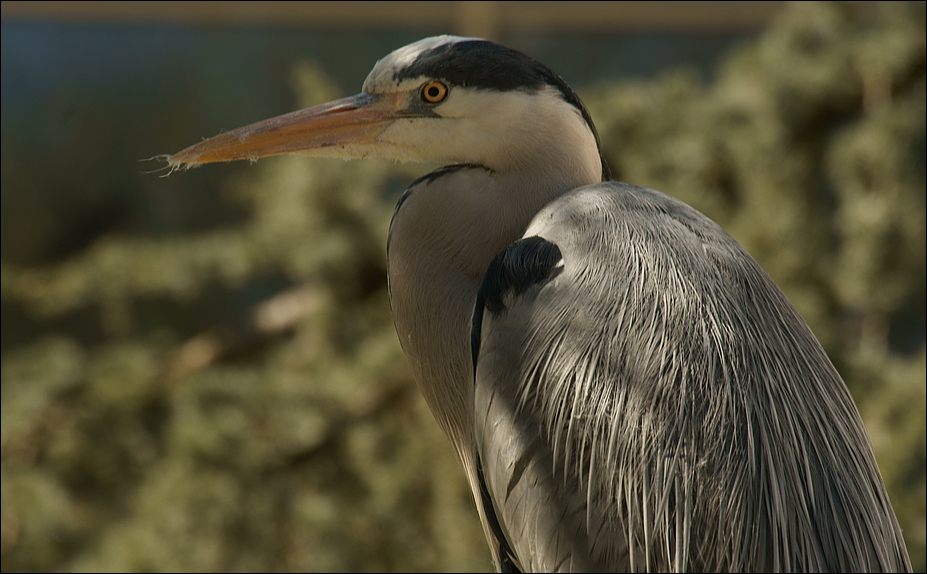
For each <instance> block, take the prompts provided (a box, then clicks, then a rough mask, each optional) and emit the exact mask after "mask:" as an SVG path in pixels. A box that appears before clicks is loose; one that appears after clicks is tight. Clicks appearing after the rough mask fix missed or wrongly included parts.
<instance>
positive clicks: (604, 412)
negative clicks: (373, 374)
mask: <svg viewBox="0 0 927 574" xmlns="http://www.w3.org/2000/svg"><path fill="white" fill-rule="evenodd" d="M526 235H527V236H529V237H528V238H526V239H522V240H520V241H518V242H516V243H514V244H513V245H511V246H510V247H509V248H507V249H506V251H504V252H503V253H502V254H500V255H499V257H497V258H496V260H495V261H494V262H493V263H492V265H491V266H490V268H489V271H488V272H487V274H486V277H485V278H484V281H483V285H482V287H481V289H480V292H479V295H478V300H477V308H476V311H475V314H474V325H473V351H474V357H473V358H474V373H475V388H474V391H475V394H474V407H475V410H474V413H475V427H474V428H475V431H474V432H475V440H476V444H477V453H478V456H479V462H480V465H481V470H482V476H483V480H484V482H485V493H486V496H487V497H488V498H489V500H488V501H484V504H486V505H487V506H491V509H492V511H493V512H494V514H495V518H496V520H497V522H498V527H497V530H498V531H499V533H498V536H499V537H500V538H502V539H503V546H504V547H506V548H509V549H510V552H511V553H512V554H513V562H514V563H515V564H516V565H518V566H520V567H521V568H522V569H523V570H526V571H527V570H530V571H597V570H607V571H630V570H648V569H649V570H662V571H667V570H675V571H683V570H712V571H721V570H727V571H750V570H753V571H822V572H828V571H880V570H881V571H899V570H910V563H909V561H908V558H907V553H906V551H905V548H904V544H903V542H902V539H901V534H900V530H899V528H898V524H897V521H896V520H895V516H894V513H893V511H892V509H891V506H890V504H889V502H888V498H887V495H886V493H885V490H884V486H883V485H882V480H881V476H880V475H879V471H878V468H877V466H876V464H875V460H874V457H873V455H872V452H871V449H870V447H869V442H868V438H867V436H866V433H865V430H864V428H863V426H862V423H861V421H860V418H859V415H858V413H857V411H856V408H855V406H854V405H853V402H852V399H851V398H850V396H849V393H848V392H847V390H846V387H845V385H844V384H843V381H842V380H841V379H840V377H839V375H838V374H837V373H836V371H835V370H834V368H833V366H832V365H831V364H830V362H829V360H828V359H827V357H826V355H825V354H824V352H823V350H822V349H821V347H820V345H819V344H818V342H817V340H816V339H815V338H814V336H813V335H812V334H811V332H810V330H809V329H808V327H807V326H806V325H805V323H804V322H803V321H802V320H801V318H800V317H799V316H798V314H797V313H796V312H795V310H794V309H793V308H792V306H791V305H790V304H789V303H788V301H787V300H786V299H785V297H784V296H783V295H782V293H781V292H780V291H779V290H778V288H776V287H775V285H774V284H773V283H772V281H771V280H770V279H769V277H768V276H767V275H766V274H765V273H764V272H763V271H762V270H761V269H760V268H759V266H758V265H757V264H756V263H755V262H754V261H753V259H752V258H751V257H750V256H749V255H747V254H746V252H744V251H743V250H742V249H741V248H740V247H739V246H738V245H737V243H736V242H734V240H733V239H731V238H730V237H729V236H728V235H727V234H726V233H725V232H724V231H723V230H721V229H720V228H719V227H718V226H717V225H715V224H714V223H713V222H711V221H710V220H708V219H707V218H705V217H704V216H702V215H701V214H699V213H698V212H696V211H695V210H693V209H691V208H689V207H688V206H686V205H685V204H682V203H681V202H678V201H676V200H674V199H672V198H669V197H667V196H665V195H663V194H660V193H658V192H655V191H652V190H647V189H643V188H637V187H633V186H626V185H624V184H618V183H615V182H609V183H604V184H597V185H594V186H587V187H585V188H580V189H579V190H574V191H573V192H571V193H569V194H567V195H566V196H564V197H562V198H560V199H558V200H557V201H556V202H554V203H553V204H551V205H550V206H548V208H546V209H545V210H544V211H542V212H541V213H540V214H538V216H537V217H536V218H535V220H534V222H533V223H532V225H531V226H530V227H529V230H528V232H527V233H526Z"/></svg>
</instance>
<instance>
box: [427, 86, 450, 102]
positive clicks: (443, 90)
mask: <svg viewBox="0 0 927 574" xmlns="http://www.w3.org/2000/svg"><path fill="white" fill-rule="evenodd" d="M446 97H447V86H445V85H444V84H442V83H441V82H428V83H427V84H425V85H424V86H422V99H423V100H425V101H426V102H428V103H429V104H437V103H438V102H440V101H443V100H444V98H446Z"/></svg>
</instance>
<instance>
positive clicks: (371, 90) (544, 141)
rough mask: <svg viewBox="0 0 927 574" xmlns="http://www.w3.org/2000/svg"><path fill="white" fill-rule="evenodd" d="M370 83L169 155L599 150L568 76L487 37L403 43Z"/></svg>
mask: <svg viewBox="0 0 927 574" xmlns="http://www.w3.org/2000/svg"><path fill="white" fill-rule="evenodd" d="M363 90H364V91H363V92H362V93H360V94H357V95H355V96H351V97H348V98H343V99H340V100H335V101H333V102H329V103H326V104H322V105H319V106H314V107H311V108H307V109H304V110H299V111H296V112H292V113H289V114H285V115H282V116H277V117H275V118H271V119H268V120H264V121H261V122H258V123H255V124H251V125H248V126H245V127H242V128H238V129H236V130H232V131H229V132H225V133H222V134H220V135H218V136H216V137H214V138H211V139H208V140H205V141H203V142H200V143H198V144H196V145H193V146H191V147H188V148H187V149H185V150H183V151H181V152H180V153H177V154H175V155H173V156H171V157H170V158H169V160H168V161H169V163H170V164H171V165H172V166H176V167H181V166H194V165H198V164H202V163H211V162H219V161H233V160H239V159H252V160H253V159H258V158H262V157H267V156H272V155H279V154H286V153H289V154H300V155H308V156H314V157H337V158H345V159H349V158H364V157H381V158H386V159H394V160H399V161H423V162H442V163H469V164H476V165H484V166H486V167H488V168H490V169H494V170H501V171H505V170H509V169H516V168H518V167H519V166H522V165H524V164H527V163H535V164H536V163H540V162H543V161H544V160H543V157H542V156H543V155H544V154H545V153H555V152H556V148H562V147H563V146H571V147H572V148H573V149H581V150H583V151H584V153H587V154H588V153H591V154H592V155H593V156H594V157H595V158H596V159H598V157H599V153H598V138H597V135H596V133H595V127H594V126H593V124H592V120H591V118H590V117H589V115H588V113H587V112H586V110H585V108H584V107H583V104H582V102H581V101H580V100H579V98H578V96H576V94H575V92H573V90H572V89H571V88H570V87H569V86H568V85H567V84H566V82H564V81H563V80H562V79H561V78H560V77H559V76H557V75H556V74H554V73H553V72H552V71H550V69H548V68H547V67H546V66H544V65H543V64H541V63H540V62H537V61H536V60H534V59H532V58H530V57H528V56H526V55H524V54H522V53H521V52H517V51H515V50H511V49H509V48H505V47H503V46H499V45H498V44H493V43H491V42H487V41H485V40H480V39H476V38H460V37H455V36H436V37H432V38H426V39H424V40H420V41H418V42H415V43H413V44H410V45H408V46H405V47H403V48H400V49H398V50H396V51H394V52H392V53H391V54H389V55H387V56H386V57H385V58H383V59H381V60H380V61H378V62H377V64H376V65H375V66H374V68H373V70H372V71H371V72H370V74H369V75H368V77H367V79H366V81H365V82H364V87H363Z"/></svg>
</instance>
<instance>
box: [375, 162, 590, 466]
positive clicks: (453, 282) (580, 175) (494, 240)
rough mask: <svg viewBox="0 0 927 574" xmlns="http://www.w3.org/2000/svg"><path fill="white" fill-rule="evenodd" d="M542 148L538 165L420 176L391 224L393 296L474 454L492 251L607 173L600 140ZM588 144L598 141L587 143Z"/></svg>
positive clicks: (440, 410) (443, 409)
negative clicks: (475, 389)
mask: <svg viewBox="0 0 927 574" xmlns="http://www.w3.org/2000/svg"><path fill="white" fill-rule="evenodd" d="M572 151H573V152H574V153H563V152H561V153H559V154H552V153H548V152H547V150H543V149H542V150H539V154H538V155H540V156H543V157H542V158H539V159H538V161H536V162H533V164H532V166H533V169H531V170H511V171H507V172H498V171H492V170H490V169H488V168H485V167H478V166H451V167H447V168H443V169H441V170H437V171H436V172H433V173H432V174H430V175H429V176H426V177H424V178H422V179H421V180H419V182H418V183H417V184H415V185H413V186H412V187H411V188H410V189H409V191H407V192H406V195H405V196H404V197H403V200H402V201H401V204H400V205H399V206H398V208H397V210H396V213H395V215H394V217H393V222H392V224H391V226H390V240H389V243H388V248H387V249H388V259H389V262H388V267H389V279H390V303H391V306H392V310H393V318H394V322H395V325H396V331H397V333H398V335H399V339H400V343H401V344H402V347H403V351H404V352H405V354H406V356H407V357H408V359H409V363H410V365H411V367H412V371H413V373H414V375H415V379H416V382H417V383H418V386H419V388H420V389H421V392H422V394H423V395H424V397H425V400H426V401H427V403H428V405H429V407H430V408H431V410H432V412H433V413H434V415H435V418H436V419H437V420H438V423H439V425H440V426H441V428H442V429H443V430H444V432H445V434H447V435H448V437H449V438H450V440H451V442H452V443H453V444H454V446H455V448H456V450H457V453H458V457H460V458H461V461H462V462H464V463H465V466H466V461H467V460H469V457H470V454H471V453H470V452H469V449H471V448H472V444H473V443H472V438H471V434H472V418H473V416H472V378H473V374H472V365H471V359H470V356H471V355H470V325H471V320H472V314H473V306H474V303H475V300H476V292H477V290H478V289H479V286H480V283H481V281H482V277H483V274H484V273H485V270H486V268H487V267H488V265H489V263H490V262H491V261H492V258H493V257H495V256H496V254H498V253H499V252H500V251H502V250H503V249H505V247H506V246H508V245H509V244H510V243H512V242H513V241H515V240H516V239H518V238H519V237H521V236H522V234H523V233H524V231H525V229H526V228H527V227H528V224H529V223H530V222H531V220H532V218H533V217H534V215H535V214H537V212H538V211H540V210H541V209H542V208H543V207H544V206H545V205H547V204H548V203H549V202H550V201H552V200H554V199H555V198H556V197H558V196H560V195H562V194H563V193H565V192H567V191H569V190H571V189H574V188H576V187H579V186H581V185H586V184H590V183H595V182H598V181H600V180H601V174H602V165H601V162H600V160H599V156H598V150H597V149H595V153H594V154H592V155H591V158H590V154H588V153H587V154H586V155H585V157H582V156H581V155H580V153H579V152H581V151H584V150H572ZM585 151H587V152H588V150H585Z"/></svg>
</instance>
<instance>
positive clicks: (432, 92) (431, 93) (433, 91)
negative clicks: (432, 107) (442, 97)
mask: <svg viewBox="0 0 927 574" xmlns="http://www.w3.org/2000/svg"><path fill="white" fill-rule="evenodd" d="M440 93H441V90H439V89H438V87H437V86H431V87H430V88H428V97H429V98H437V97H438V94H440Z"/></svg>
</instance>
